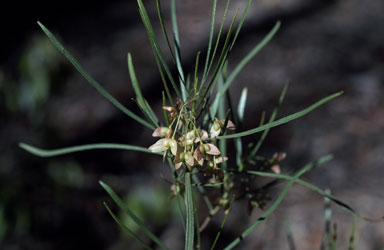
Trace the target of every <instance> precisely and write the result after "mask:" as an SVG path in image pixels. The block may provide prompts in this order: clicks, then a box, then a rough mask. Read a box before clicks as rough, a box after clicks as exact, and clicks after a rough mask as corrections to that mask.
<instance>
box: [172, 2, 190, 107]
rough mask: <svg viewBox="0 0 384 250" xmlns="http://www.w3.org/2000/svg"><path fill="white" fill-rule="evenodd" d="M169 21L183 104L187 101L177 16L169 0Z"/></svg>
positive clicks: (174, 5)
mask: <svg viewBox="0 0 384 250" xmlns="http://www.w3.org/2000/svg"><path fill="white" fill-rule="evenodd" d="M171 19H172V29H173V36H174V42H175V58H176V68H177V73H178V76H179V82H180V89H181V96H182V98H183V99H182V100H183V102H186V101H187V89H186V87H185V77H184V71H183V67H182V63H181V54H180V38H179V29H178V28H177V15H176V3H175V0H171Z"/></svg>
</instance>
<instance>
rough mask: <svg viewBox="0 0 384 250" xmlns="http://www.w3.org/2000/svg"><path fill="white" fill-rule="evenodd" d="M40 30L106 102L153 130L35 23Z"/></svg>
mask: <svg viewBox="0 0 384 250" xmlns="http://www.w3.org/2000/svg"><path fill="white" fill-rule="evenodd" d="M37 24H38V25H39V26H40V28H41V29H42V30H43V31H44V33H45V34H46V35H47V36H48V38H49V40H51V42H52V43H53V45H55V46H56V48H58V49H59V50H60V52H61V53H62V54H63V55H64V56H65V57H66V58H67V59H68V60H69V61H70V62H71V63H72V65H73V66H74V67H75V68H76V69H77V71H79V73H80V74H81V75H82V76H83V77H84V78H85V79H86V80H87V81H88V82H89V83H90V84H91V85H92V86H93V87H94V88H95V89H96V90H97V91H99V92H100V94H102V95H103V96H104V97H105V98H107V100H108V101H110V102H111V103H112V104H113V105H115V106H116V107H117V108H118V109H120V110H121V111H122V112H123V113H125V114H126V115H128V116H129V117H131V118H132V119H134V120H135V121H137V122H139V123H141V124H143V125H144V126H146V127H148V128H150V129H155V127H154V126H153V125H151V124H150V123H148V122H147V121H145V120H143V119H142V118H140V117H139V116H137V115H136V114H134V113H133V112H132V111H131V110H129V109H127V108H126V107H124V106H123V105H122V104H121V103H120V102H119V101H118V100H116V99H115V98H114V97H113V96H112V95H111V94H110V93H108V92H107V91H106V90H105V89H104V88H103V87H102V86H101V85H100V84H99V83H98V82H97V81H96V80H95V79H93V77H92V76H90V75H89V74H88V73H87V72H86V71H85V70H84V68H83V67H82V66H81V65H80V63H79V62H78V61H77V60H76V59H75V58H74V57H73V56H72V55H71V54H70V53H69V52H68V50H66V49H65V48H64V46H63V45H62V44H61V43H60V42H59V41H58V40H57V39H56V37H55V36H54V35H53V34H52V33H51V31H49V30H48V29H47V28H46V27H45V26H44V25H43V24H42V23H40V22H37Z"/></svg>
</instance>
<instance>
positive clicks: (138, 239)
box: [103, 202, 153, 250]
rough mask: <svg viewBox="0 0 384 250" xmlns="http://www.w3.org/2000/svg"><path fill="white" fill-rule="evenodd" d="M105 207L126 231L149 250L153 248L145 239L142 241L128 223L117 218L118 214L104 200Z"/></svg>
mask: <svg viewBox="0 0 384 250" xmlns="http://www.w3.org/2000/svg"><path fill="white" fill-rule="evenodd" d="M103 204H104V206H105V208H106V209H107V211H108V213H109V214H110V215H111V216H112V218H113V220H114V221H115V222H116V223H117V224H118V225H119V226H120V227H122V228H124V230H125V231H127V232H128V233H129V234H130V235H131V236H132V237H133V238H134V239H135V240H136V241H137V242H139V243H140V244H141V245H142V246H143V247H144V248H145V249H149V250H152V249H153V248H151V247H150V246H148V245H147V244H145V242H144V241H142V240H141V239H140V238H139V236H138V235H137V234H135V232H133V231H132V230H131V229H129V228H128V227H127V226H126V225H124V223H122V222H121V221H120V220H119V218H117V216H116V215H115V214H114V213H113V212H112V210H111V209H110V208H109V206H108V205H107V203H105V202H103Z"/></svg>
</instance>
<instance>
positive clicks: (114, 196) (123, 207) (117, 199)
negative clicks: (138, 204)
mask: <svg viewBox="0 0 384 250" xmlns="http://www.w3.org/2000/svg"><path fill="white" fill-rule="evenodd" d="M99 183H100V185H101V186H102V187H103V188H104V190H105V191H107V193H108V194H109V196H111V198H112V199H113V200H114V201H115V202H116V204H117V205H118V206H119V208H120V209H121V210H123V211H124V212H125V213H126V214H127V215H128V216H129V217H130V218H131V219H132V220H133V221H134V222H135V223H136V224H137V225H138V226H139V227H140V229H141V230H142V231H143V232H144V233H145V234H146V235H147V236H148V237H149V238H150V239H151V240H153V241H154V242H155V243H156V244H157V245H158V246H159V247H160V248H161V249H168V248H167V247H166V246H165V245H164V243H163V242H161V240H160V239H159V238H157V237H156V236H155V235H154V234H153V233H152V232H151V231H150V230H149V229H148V228H147V226H145V225H144V223H143V222H142V221H141V220H140V219H139V218H138V217H137V216H136V215H135V214H134V213H133V212H132V211H131V210H130V209H129V208H128V207H127V205H125V204H124V202H123V201H122V200H121V199H120V197H119V196H118V195H117V194H116V193H115V192H114V191H113V190H112V188H111V187H110V186H108V185H107V184H105V183H104V182H102V181H99Z"/></svg>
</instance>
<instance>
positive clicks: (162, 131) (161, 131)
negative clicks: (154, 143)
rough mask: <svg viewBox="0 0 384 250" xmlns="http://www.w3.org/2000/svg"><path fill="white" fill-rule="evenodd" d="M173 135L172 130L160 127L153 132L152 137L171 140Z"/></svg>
mask: <svg viewBox="0 0 384 250" xmlns="http://www.w3.org/2000/svg"><path fill="white" fill-rule="evenodd" d="M171 133H172V129H170V128H168V127H159V128H156V129H155V131H153V134H152V136H153V137H166V138H169V137H171Z"/></svg>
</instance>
